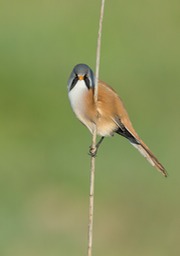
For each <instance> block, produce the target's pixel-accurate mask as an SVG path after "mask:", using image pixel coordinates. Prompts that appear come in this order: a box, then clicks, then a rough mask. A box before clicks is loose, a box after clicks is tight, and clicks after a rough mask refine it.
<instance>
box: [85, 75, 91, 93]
mask: <svg viewBox="0 0 180 256" xmlns="http://www.w3.org/2000/svg"><path fill="white" fill-rule="evenodd" d="M84 81H85V84H86V86H87V88H88V90H89V89H90V87H91V86H90V80H89V78H88V77H87V75H85V76H84Z"/></svg>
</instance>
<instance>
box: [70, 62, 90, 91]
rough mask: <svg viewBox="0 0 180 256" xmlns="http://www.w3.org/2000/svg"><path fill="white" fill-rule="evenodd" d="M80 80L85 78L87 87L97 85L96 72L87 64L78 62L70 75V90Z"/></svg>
mask: <svg viewBox="0 0 180 256" xmlns="http://www.w3.org/2000/svg"><path fill="white" fill-rule="evenodd" d="M78 80H84V82H85V84H86V86H87V89H88V90H89V89H90V88H93V87H94V85H95V82H94V80H95V79H94V74H93V71H92V70H91V69H90V67H89V66H88V65H86V64H77V65H76V66H75V67H74V68H73V70H72V72H71V75H70V77H69V80H68V91H70V90H72V89H73V87H74V86H75V85H76V83H77V82H78Z"/></svg>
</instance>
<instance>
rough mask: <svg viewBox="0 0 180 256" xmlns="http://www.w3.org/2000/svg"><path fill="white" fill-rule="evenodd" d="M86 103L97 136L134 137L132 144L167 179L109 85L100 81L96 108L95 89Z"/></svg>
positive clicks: (86, 97) (130, 139)
mask: <svg viewBox="0 0 180 256" xmlns="http://www.w3.org/2000/svg"><path fill="white" fill-rule="evenodd" d="M85 101H86V108H85V112H86V111H87V112H88V119H90V120H91V122H93V123H95V124H96V128H97V134H99V135H101V136H110V135H113V134H114V133H118V134H121V135H122V136H124V137H126V138H128V135H129V137H130V136H131V135H132V137H130V138H128V139H129V141H130V142H131V144H132V145H133V146H134V147H135V148H137V149H138V150H139V152H140V153H141V154H142V155H143V156H144V157H145V158H146V159H147V160H148V161H149V163H150V164H151V165H152V166H154V167H155V168H156V169H157V170H158V171H160V172H161V173H162V174H163V175H164V176H165V177H166V176H167V172H166V170H165V168H164V167H163V166H162V164H161V163H160V162H159V161H158V159H157V158H156V157H155V156H154V154H153V153H152V152H151V151H150V149H149V148H148V147H147V146H146V144H145V143H144V142H143V141H142V140H141V138H140V137H139V136H138V134H137V133H136V131H135V130H134V128H133V126H132V123H131V121H130V119H129V116H128V113H127V111H126V109H125V107H124V104H123V102H122V100H121V99H120V97H119V96H118V94H117V93H116V92H115V91H114V90H113V89H112V88H111V87H110V86H109V85H107V84H106V83H105V82H102V81H99V83H98V100H97V105H96V106H95V104H94V95H93V89H90V90H89V93H87V94H86V96H85ZM123 128H124V129H125V132H124V134H122V133H119V132H118V130H119V129H122V130H123ZM126 130H127V131H128V132H129V133H130V134H127V136H126ZM91 132H92V131H91Z"/></svg>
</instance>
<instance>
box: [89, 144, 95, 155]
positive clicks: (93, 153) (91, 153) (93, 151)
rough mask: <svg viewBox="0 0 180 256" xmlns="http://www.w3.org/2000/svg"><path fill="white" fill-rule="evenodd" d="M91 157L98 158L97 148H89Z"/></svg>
mask: <svg viewBox="0 0 180 256" xmlns="http://www.w3.org/2000/svg"><path fill="white" fill-rule="evenodd" d="M89 155H90V156H91V157H96V155H97V147H95V148H93V147H92V146H89Z"/></svg>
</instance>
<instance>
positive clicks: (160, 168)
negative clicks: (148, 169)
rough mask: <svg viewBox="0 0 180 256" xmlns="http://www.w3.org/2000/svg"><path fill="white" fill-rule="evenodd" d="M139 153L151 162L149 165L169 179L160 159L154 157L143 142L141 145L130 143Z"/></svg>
mask: <svg viewBox="0 0 180 256" xmlns="http://www.w3.org/2000/svg"><path fill="white" fill-rule="evenodd" d="M130 143H131V144H132V145H133V146H134V147H135V148H137V149H138V150H139V152H140V153H141V154H142V155H143V156H144V157H145V158H146V159H147V160H148V161H149V163H150V164H151V165H152V166H154V167H155V168H156V169H157V170H158V171H159V172H161V173H162V174H163V175H164V176H165V177H167V172H166V170H165V168H164V167H163V166H162V164H161V163H160V162H159V161H158V159H157V158H156V157H155V156H154V155H153V153H152V152H151V151H150V149H149V148H148V147H147V146H146V144H145V143H144V142H143V141H142V140H141V141H140V144H136V143H132V142H130Z"/></svg>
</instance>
